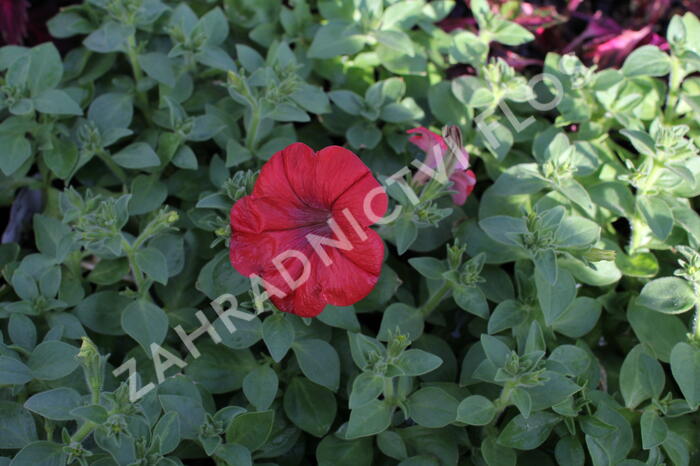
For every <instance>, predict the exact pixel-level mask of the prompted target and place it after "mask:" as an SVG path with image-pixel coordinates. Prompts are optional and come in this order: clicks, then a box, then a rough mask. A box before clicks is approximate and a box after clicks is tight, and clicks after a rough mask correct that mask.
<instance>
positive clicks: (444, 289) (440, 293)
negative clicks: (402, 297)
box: [420, 282, 450, 316]
mask: <svg viewBox="0 0 700 466" xmlns="http://www.w3.org/2000/svg"><path fill="white" fill-rule="evenodd" d="M449 291H450V285H449V283H447V282H445V283H443V284H442V286H441V287H440V289H438V290H437V291H436V292H435V293H434V294H433V295H432V296H431V297H430V299H428V301H426V302H425V304H423V306H421V308H420V312H421V314H423V316H427V315H428V314H430V313H431V312H433V310H435V308H436V307H437V306H438V304H440V302H441V301H442V299H443V298H444V297H445V295H446V294H447V293H448V292H449Z"/></svg>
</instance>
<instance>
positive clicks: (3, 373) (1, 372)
mask: <svg viewBox="0 0 700 466" xmlns="http://www.w3.org/2000/svg"><path fill="white" fill-rule="evenodd" d="M30 380H32V371H31V370H30V369H29V368H28V367H27V366H26V365H25V364H24V363H23V362H22V361H20V360H18V359H14V358H11V357H9V356H0V385H24V384H25V383H27V382H29V381H30Z"/></svg>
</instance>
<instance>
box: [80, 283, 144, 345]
mask: <svg viewBox="0 0 700 466" xmlns="http://www.w3.org/2000/svg"><path fill="white" fill-rule="evenodd" d="M130 302H131V300H130V299H129V298H127V297H125V296H122V295H120V294H119V293H117V292H116V291H98V292H97V293H94V294H91V295H90V296H88V297H87V298H85V299H84V300H82V301H81V302H80V304H78V305H77V306H76V308H75V313H76V315H77V316H78V318H79V319H80V322H81V323H82V324H83V325H85V326H86V327H87V328H89V329H90V330H93V331H95V332H98V333H102V334H105V335H123V334H124V331H123V330H122V326H121V316H122V313H123V311H124V308H126V307H127V306H128V305H129V303H130Z"/></svg>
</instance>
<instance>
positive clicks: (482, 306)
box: [453, 285, 489, 319]
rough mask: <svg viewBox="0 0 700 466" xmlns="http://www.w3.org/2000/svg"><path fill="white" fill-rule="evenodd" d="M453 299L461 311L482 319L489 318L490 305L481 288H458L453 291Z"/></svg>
mask: <svg viewBox="0 0 700 466" xmlns="http://www.w3.org/2000/svg"><path fill="white" fill-rule="evenodd" d="M453 297H454V300H455V302H456V303H457V305H458V306H459V307H460V308H461V309H464V310H465V311H467V312H469V313H471V314H474V315H475V316H479V317H481V318H482V319H488V318H489V305H488V303H487V302H486V296H485V295H484V292H483V291H481V288H479V287H477V286H464V285H462V286H456V287H454V289H453Z"/></svg>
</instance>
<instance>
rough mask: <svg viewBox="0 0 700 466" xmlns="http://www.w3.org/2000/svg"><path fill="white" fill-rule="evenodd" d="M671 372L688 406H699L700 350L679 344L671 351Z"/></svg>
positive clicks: (682, 343)
mask: <svg viewBox="0 0 700 466" xmlns="http://www.w3.org/2000/svg"><path fill="white" fill-rule="evenodd" d="M671 372H672V373H673V378H674V379H675V380H676V383H677V384H678V386H679V387H680V389H681V393H683V397H684V398H685V399H686V401H687V402H688V404H689V405H690V406H691V407H693V409H695V408H697V407H698V405H700V348H697V347H695V346H692V345H690V344H688V343H685V342H680V343H678V344H677V345H676V346H674V347H673V351H671Z"/></svg>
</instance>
